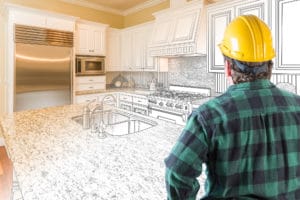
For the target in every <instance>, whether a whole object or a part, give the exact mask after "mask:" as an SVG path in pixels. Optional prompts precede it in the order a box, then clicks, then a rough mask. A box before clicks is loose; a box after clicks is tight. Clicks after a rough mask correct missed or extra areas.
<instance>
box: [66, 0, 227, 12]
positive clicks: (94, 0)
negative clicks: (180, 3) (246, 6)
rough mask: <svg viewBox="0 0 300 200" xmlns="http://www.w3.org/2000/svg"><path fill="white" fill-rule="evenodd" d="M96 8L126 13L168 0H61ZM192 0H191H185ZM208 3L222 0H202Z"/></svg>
mask: <svg viewBox="0 0 300 200" xmlns="http://www.w3.org/2000/svg"><path fill="white" fill-rule="evenodd" d="M61 1H64V2H67V3H72V4H77V5H80V6H84V7H89V8H93V9H97V10H102V11H108V12H111V13H115V14H121V15H127V14H130V13H134V12H136V11H139V10H142V9H144V8H147V7H150V6H153V5H156V4H159V3H162V2H165V1H170V0H61ZM187 1H193V0H187ZM202 1H204V2H205V1H206V2H207V3H208V4H210V3H216V2H220V1H224V0H202Z"/></svg>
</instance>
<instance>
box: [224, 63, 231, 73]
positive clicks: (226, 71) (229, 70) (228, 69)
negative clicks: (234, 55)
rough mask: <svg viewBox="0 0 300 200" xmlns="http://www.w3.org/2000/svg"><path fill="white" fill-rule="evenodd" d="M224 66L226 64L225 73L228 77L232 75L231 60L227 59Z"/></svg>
mask: <svg viewBox="0 0 300 200" xmlns="http://www.w3.org/2000/svg"><path fill="white" fill-rule="evenodd" d="M224 66H225V75H226V77H231V67H230V62H229V61H228V60H225V63H224Z"/></svg>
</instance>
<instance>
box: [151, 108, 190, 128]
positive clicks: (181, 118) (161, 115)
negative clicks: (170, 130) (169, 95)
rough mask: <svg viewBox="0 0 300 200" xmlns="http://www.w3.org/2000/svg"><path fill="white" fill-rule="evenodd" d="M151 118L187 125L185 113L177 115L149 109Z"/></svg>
mask: <svg viewBox="0 0 300 200" xmlns="http://www.w3.org/2000/svg"><path fill="white" fill-rule="evenodd" d="M149 116H151V117H154V118H157V119H161V120H164V121H167V122H171V123H175V124H180V125H185V123H186V119H187V116H186V114H184V113H175V112H170V111H166V110H161V109H159V108H153V107H151V108H149Z"/></svg>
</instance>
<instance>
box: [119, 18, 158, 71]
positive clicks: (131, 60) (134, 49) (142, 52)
mask: <svg viewBox="0 0 300 200" xmlns="http://www.w3.org/2000/svg"><path fill="white" fill-rule="evenodd" d="M152 26H153V25H152V23H146V24H142V25H138V26H134V27H130V28H127V29H124V30H122V31H121V65H122V69H123V71H154V70H156V69H157V66H156V65H155V58H154V57H152V56H150V54H149V51H148V45H149V42H150V38H151V33H152Z"/></svg>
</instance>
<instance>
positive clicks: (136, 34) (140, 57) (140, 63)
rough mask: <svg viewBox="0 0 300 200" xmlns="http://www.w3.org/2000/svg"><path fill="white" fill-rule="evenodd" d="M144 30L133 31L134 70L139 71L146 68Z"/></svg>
mask: <svg viewBox="0 0 300 200" xmlns="http://www.w3.org/2000/svg"><path fill="white" fill-rule="evenodd" d="M144 36H145V34H144V31H143V29H136V30H133V31H132V34H131V37H132V47H131V48H132V54H131V56H132V58H131V59H132V70H135V71H139V70H142V69H143V68H144V66H145V63H146V62H145V58H146V40H145V37H144Z"/></svg>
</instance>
